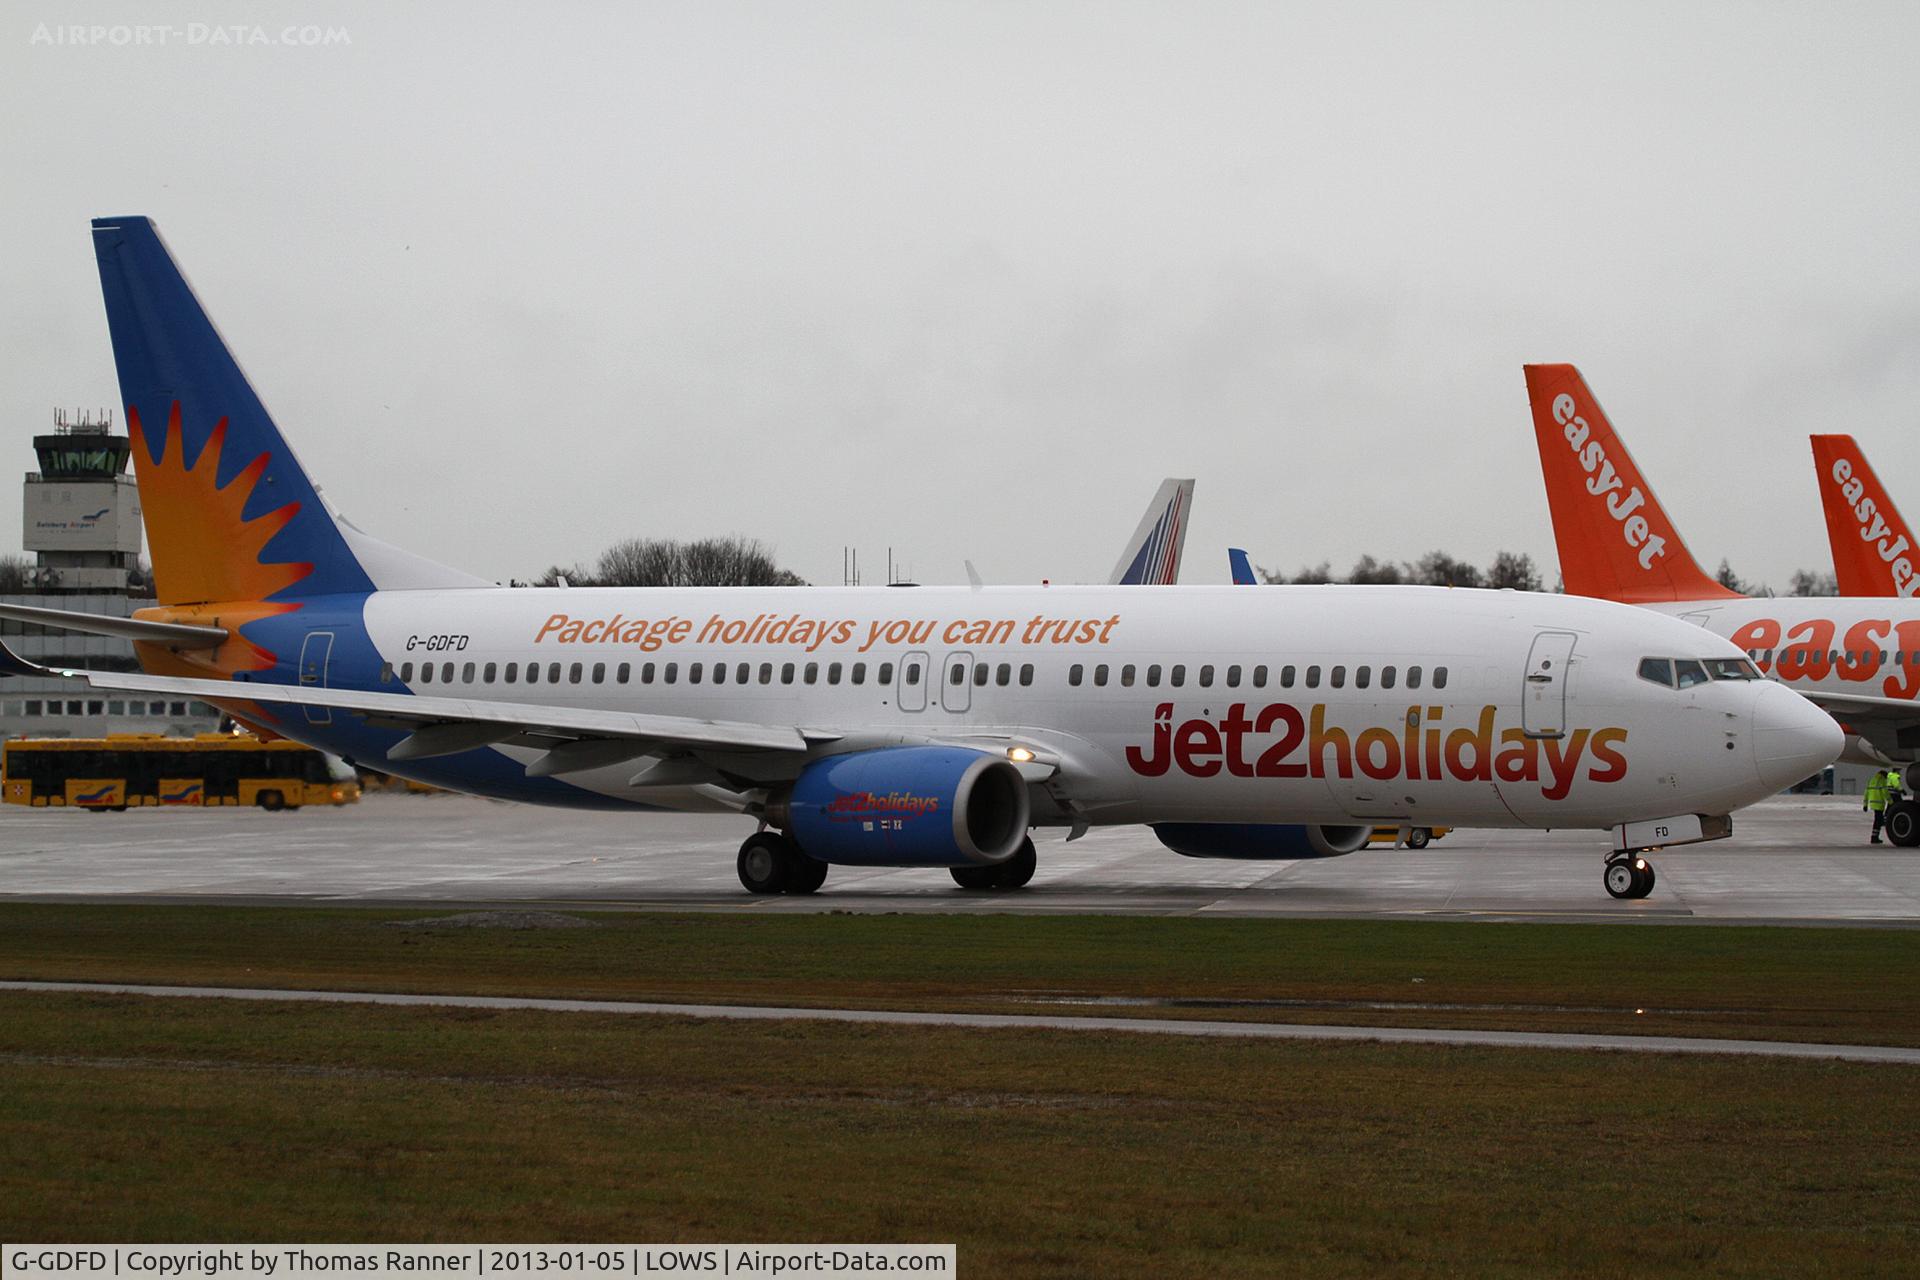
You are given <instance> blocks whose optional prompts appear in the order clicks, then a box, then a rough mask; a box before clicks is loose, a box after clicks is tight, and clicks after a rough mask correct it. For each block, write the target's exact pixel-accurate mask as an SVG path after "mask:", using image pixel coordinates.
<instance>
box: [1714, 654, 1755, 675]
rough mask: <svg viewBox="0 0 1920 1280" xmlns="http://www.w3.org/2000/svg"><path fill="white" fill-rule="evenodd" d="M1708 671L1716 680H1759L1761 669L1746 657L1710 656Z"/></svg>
mask: <svg viewBox="0 0 1920 1280" xmlns="http://www.w3.org/2000/svg"><path fill="white" fill-rule="evenodd" d="M1707 671H1708V673H1709V674H1711V675H1712V676H1713V678H1714V679H1715V680H1758V679H1759V678H1760V671H1759V669H1758V668H1756V667H1755V666H1754V665H1753V664H1752V663H1751V662H1748V661H1747V660H1746V659H1745V658H1708V659H1707Z"/></svg>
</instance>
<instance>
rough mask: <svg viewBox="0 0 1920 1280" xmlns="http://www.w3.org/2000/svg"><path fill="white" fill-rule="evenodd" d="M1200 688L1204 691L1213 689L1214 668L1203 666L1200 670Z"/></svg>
mask: <svg viewBox="0 0 1920 1280" xmlns="http://www.w3.org/2000/svg"><path fill="white" fill-rule="evenodd" d="M1200 687H1201V688H1202V689H1211V688H1213V668H1212V667H1210V666H1202V667H1201V668H1200Z"/></svg>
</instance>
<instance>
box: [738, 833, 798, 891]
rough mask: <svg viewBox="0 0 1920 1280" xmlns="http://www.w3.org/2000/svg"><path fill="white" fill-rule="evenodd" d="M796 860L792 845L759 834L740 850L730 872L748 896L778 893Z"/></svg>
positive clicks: (748, 840) (796, 851)
mask: <svg viewBox="0 0 1920 1280" xmlns="http://www.w3.org/2000/svg"><path fill="white" fill-rule="evenodd" d="M799 856H800V855H799V851H798V850H796V849H795V848H794V847H793V841H791V840H789V839H787V838H786V837H785V836H783V835H777V834H775V833H774V832H772V831H760V832H756V833H754V834H753V835H750V836H748V837H747V839H746V842H745V843H743V844H742V845H741V846H740V857H739V858H738V859H737V860H736V861H735V863H734V868H735V870H737V871H739V873H740V883H741V884H743V885H745V886H746V889H747V892H748V893H779V892H780V891H781V890H783V889H785V888H786V887H787V882H788V880H789V879H790V878H791V877H792V875H793V871H794V865H793V864H794V863H795V861H797V860H798V858H799Z"/></svg>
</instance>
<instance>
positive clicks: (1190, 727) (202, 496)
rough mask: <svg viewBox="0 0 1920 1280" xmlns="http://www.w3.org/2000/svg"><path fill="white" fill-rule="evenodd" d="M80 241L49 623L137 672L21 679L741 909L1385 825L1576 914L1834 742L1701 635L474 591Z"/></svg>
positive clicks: (130, 245) (1811, 716)
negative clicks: (117, 640) (144, 594)
mask: <svg viewBox="0 0 1920 1280" xmlns="http://www.w3.org/2000/svg"><path fill="white" fill-rule="evenodd" d="M93 240H94V250H95V254H96V256H97V258H98V263H99V269H100V279H101V284H102V288H103V290H104V292H105V297H106V309H107V320H108V327H109V330H110V332H111V336H112V342H113V354H114V363H115V365H116V367H117V371H118V374H119V380H120V390H121V398H122V401H123V402H124V404H125V405H126V410H127V425H128V431H129V434H130V435H131V437H132V440H133V453H134V460H135V468H136V475H137V479H138V482H139V486H140V495H141V501H142V504H143V506H144V508H145V518H146V522H147V528H148V531H149V537H150V540H151V552H152V556H153V569H154V578H155V586H156V593H157V597H158V604H157V605H156V606H155V607H153V608H149V609H144V610H141V611H140V612H139V614H138V615H137V616H136V617H135V618H134V619H90V618H85V617H79V616H71V615H70V616H69V617H68V619H67V621H66V623H65V625H68V626H71V627H75V628H79V629H97V630H109V631H112V632H114V633H117V634H131V635H132V636H133V637H134V639H135V641H136V648H137V652H138V653H139V656H140V661H141V664H142V666H143V668H144V670H145V672H146V673H147V674H125V673H109V672H95V671H85V670H62V671H58V672H55V673H54V674H58V675H62V676H68V677H71V678H72V679H74V680H78V681H84V682H86V683H88V684H90V685H92V686H93V687H95V688H100V689H110V690H128V691H133V690H139V691H142V692H147V691H165V692H167V693H169V694H175V695H178V696H191V697H195V698H202V699H205V700H208V701H211V702H214V703H217V704H218V705H220V706H222V707H224V708H226V709H227V710H229V711H230V712H231V713H232V714H233V715H234V716H235V717H236V718H237V719H239V720H241V721H243V722H245V723H247V724H249V725H252V726H256V727H257V728H259V729H261V730H263V731H266V732H269V733H277V734H281V735H284V736H285V737H288V738H292V739H294V740H296V741H299V742H304V743H308V744H310V745H312V746H315V747H319V748H322V749H324V750H327V751H331V752H335V753H337V754H339V755H342V756H345V757H347V758H349V759H351V760H353V761H356V762H358V763H361V764H364V765H367V766H369V767H372V768H377V769H382V770H388V771H391V772H393V773H396V774H400V775H403V776H406V777H410V778H417V779H420V780H421V781H424V782H429V783H433V784H435V785H438V786H443V787H451V788H455V789H458V790H462V791H468V792H473V793H476V794H480V795H488V796H497V797H504V798H507V799H513V800H523V801H531V802H536V803H543V804H554V805H574V806H594V807H601V808H612V809H630V810H641V809H648V808H674V809H698V810H720V811H732V812H736V813H739V814H741V815H743V820H745V821H748V822H750V823H752V824H753V825H754V826H756V827H757V828H758V829H757V830H755V831H753V832H752V834H750V835H748V836H747V837H746V839H745V841H744V843H743V844H742V845H741V848H740V853H739V857H738V870H739V873H740V879H741V882H742V883H743V884H744V885H745V886H746V887H747V888H748V889H749V890H751V891H753V892H756V893H774V892H795V893H807V892H812V891H814V890H816V889H818V888H819V887H820V886H821V884H822V882H823V881H824V879H825V877H826V875H827V870H828V868H829V866H831V865H835V864H852V865H885V866H917V867H929V868H944V869H947V870H949V871H950V872H951V873H952V875H953V877H954V879H955V880H956V881H958V882H959V883H960V884H961V885H963V886H965V887H970V888H994V887H1014V886H1018V885H1021V884H1024V883H1026V881H1027V880H1028V879H1029V878H1030V877H1031V876H1032V874H1033V871H1034V865H1035V855H1034V849H1033V842H1032V840H1031V839H1030V837H1029V834H1028V832H1029V830H1030V829H1031V828H1033V827H1036V826H1048V827H1056V828H1066V829H1068V830H1069V831H1070V832H1072V833H1074V834H1078V833H1080V832H1083V831H1085V830H1086V829H1087V828H1088V827H1090V826H1092V825H1095V824H1102V825H1104V824H1115V823H1146V824H1150V825H1152V826H1153V827H1154V829H1155V830H1156V832H1157V833H1158V834H1159V836H1160V838H1161V839H1162V840H1163V841H1164V842H1165V843H1166V844H1168V845H1169V846H1170V847H1172V848H1173V849H1175V850H1176V851H1178V852H1180V853H1183V854H1188V855H1192V856H1198V857H1226V858H1251V859H1286V858H1296V857H1316V856H1327V855H1331V854H1341V853H1348V852H1352V851H1354V850H1356V849H1358V848H1360V847H1361V846H1362V845H1363V844H1364V842H1365V839H1366V835H1367V832H1368V829H1369V828H1370V827H1372V826H1373V825H1374V824H1376V823H1393V824H1403V825H1419V826H1432V825H1449V826H1504V827H1591V828H1596V829H1603V830H1604V829H1611V831H1612V833H1613V840H1612V845H1613V849H1614V855H1613V856H1612V859H1611V860H1610V861H1609V863H1608V865H1607V867H1606V876H1605V884H1606V886H1607V888H1608V890H1609V891H1610V892H1612V893H1614V894H1615V895H1616V896H1621V897H1625V896H1639V895H1641V894H1644V893H1645V892H1646V890H1647V889H1649V888H1651V887H1652V874H1651V869H1650V868H1649V867H1647V865H1646V863H1645V860H1644V859H1642V858H1639V857H1637V856H1635V855H1637V854H1638V853H1639V852H1641V851H1644V850H1646V849H1648V848H1652V847H1656V846H1662V845H1667V844H1681V843H1686V842H1688V841H1692V840H1702V839H1711V838H1715V837H1717V836H1720V835H1724V834H1726V832H1727V830H1728V828H1729V821H1728V819H1727V816H1726V815H1727V814H1728V813H1729V812H1730V811H1731V810H1733V809H1735V808H1738V807H1740V806H1742V805H1746V804H1750V803H1752V802H1754V801H1756V800H1759V799H1761V798H1762V797H1764V796H1766V795H1769V794H1771V793H1772V792H1774V791H1777V790H1778V789H1780V788H1781V787H1783V786H1785V785H1787V784H1789V783H1791V782H1793V781H1795V780H1796V779H1799V778H1801V777H1804V776H1805V775H1807V774H1808V773H1810V772H1813V771H1814V770H1817V769H1819V768H1821V767H1822V766H1824V765H1825V764H1826V763H1828V762H1829V761H1830V760H1831V759H1832V758H1833V757H1834V755H1835V754H1836V753H1837V752H1838V751H1839V749H1840V733H1839V731H1838V730H1837V729H1836V728H1835V727H1834V724H1833V722H1832V720H1831V719H1830V718H1829V717H1827V716H1826V715H1824V714H1822V713H1821V712H1819V711H1818V710H1816V709H1815V708H1813V707H1812V706H1810V705H1808V704H1807V702H1806V701H1805V700H1804V699H1802V698H1800V697H1799V696H1797V695H1795V694H1794V693H1792V692H1790V691H1789V690H1786V689H1783V688H1781V687H1779V686H1778V685H1776V684H1773V683H1771V682H1768V681H1764V680H1761V679H1758V678H1757V675H1758V673H1757V672H1756V671H1755V670H1754V667H1753V665H1752V663H1751V662H1749V661H1748V660H1747V658H1746V656H1745V655H1744V654H1742V653H1741V652H1740V650H1739V649H1738V648H1736V647H1734V646H1733V645H1731V644H1729V643H1728V642H1727V641H1725V640H1723V639H1720V638H1718V637H1716V636H1713V635H1711V634H1709V633H1707V632H1705V631H1703V630H1701V629H1700V628H1698V627H1693V626H1689V625H1687V624H1686V623H1684V622H1681V621H1678V620H1676V619H1673V618H1667V617H1661V616H1658V615H1656V614H1653V613H1649V612H1647V611H1646V610H1642V609H1633V608H1627V607H1624V606H1620V605H1616V604H1611V603H1607V602H1604V601H1598V600H1587V599H1581V598H1578V597H1560V596H1551V595H1540V594H1526V593H1518V592H1508V591H1467V590H1448V589H1445V588H1432V587H1344V586H1302V587H1272V588H1267V589H1264V590H1260V591H1245V590H1240V589H1237V588H1234V587H1230V586H1219V587H1180V586H1131V585H1129V586H1111V585H1100V586H1085V587H1060V586H1055V587H1046V586H1041V587H997V588H996V587H985V588H977V589H969V588H965V587H958V588H935V587H919V588H911V589H898V588H895V589H889V588H886V587H876V588H866V589H862V588H850V589H829V588H796V587H788V588H767V589H757V588H715V589H698V590H679V589H664V588H653V589H648V588H635V589H625V588H591V589H590V588H552V589H530V588H501V587H497V586H493V585H491V584H488V583H485V582H481V581H479V580H477V579H475V578H473V577H471V576H470V575H468V574H465V573H462V572H459V571H457V570H453V569H450V568H446V567H444V566H441V565H437V564H434V563H432V562H431V561H428V560H424V559H422V558H420V557H418V556H414V555H410V554H407V553H405V552H401V551H399V550H397V549H395V548H393V547H391V546H389V545H387V544H385V543H382V542H379V541H376V540H375V539H373V538H371V537H370V536H368V535H367V534H365V533H363V532H361V531H360V530H359V529H358V528H357V527H356V526H354V525H353V524H351V523H349V522H347V521H346V520H344V519H342V518H341V517H340V516H338V515H337V514H336V513H335V512H334V510H333V509H332V508H331V507H330V506H329V504H328V503H327V502H326V501H325V500H324V499H323V498H322V497H321V495H320V493H319V491H318V490H317V489H316V488H315V486H314V485H313V483H312V481H311V480H310V479H309V477H308V475H307V473H306V472H305V470H303V469H302V467H301V466H300V463H299V462H298V461H297V460H296V458H295V457H294V454H293V451H292V449H291V448H290V447H289V446H288V444H287V441H286V439H285V438H284V437H283V436H282V435H281V433H280V430H279V429H278V427H277V426H276V425H275V424H274V421H273V419H272V418H271V417H270V416H269V415H268V413H267V411H266V409H265V408H264V407H263V406H262V404H261V402H260V400H259V398H258V397H257V396H256V394H255V392H254V389H253V388H252V386H251V385H250V384H249V383H248V381H247V379H246V377H245V376H244V375H243V374H242V373H241V371H240V368H239V366H238V365H237V364H236V363H235V362H234V360H233V358H232V356H231V355H229V353H228V351H227V348H226V346H225V344H224V342H223V341H222V339H221V337H220V335H219V334H218V332H216V330H215V329H214V326H213V324H212V323H211V322H210V321H209V319H208V317H207V315H206V313H205V312H204V311H203V309H202V307H201V305H200V302H199V301H198V299H197V298H196V297H195V295H194V293H193V291H192V289H191V288H190V287H189V286H188V284H187V282H186V280H185V279H184V278H183V277H182V276H181V274H180V272H179V270H178V269H177V268H176V267H175V265H174V262H173V259H172V257H171V256H170V254H169V253H168V251H167V249H166V247H165V245H164V244H163V243H162V241H161V239H160V237H159V236H158V234H157V233H156V232H155V230H154V228H153V226H152V224H151V223H150V222H148V221H147V220H146V219H144V218H106V219H101V220H98V221H96V222H95V223H94V224H93ZM1169 532H1176V530H1172V529H1170V530H1169ZM1170 541H1171V540H1170V539H1167V538H1162V539H1160V540H1159V541H1158V542H1157V543H1153V544H1152V545H1149V546H1148V547H1147V548H1146V550H1147V552H1148V556H1149V559H1152V558H1153V557H1154V556H1160V557H1162V559H1164V553H1165V549H1166V547H1167V546H1168V545H1170ZM1649 662H1656V663H1658V662H1664V663H1667V664H1670V665H1674V666H1679V667H1684V668H1687V669H1696V668H1697V669H1698V670H1700V671H1702V672H1703V673H1705V675H1706V678H1705V679H1704V680H1703V681H1702V682H1701V683H1700V684H1699V685H1698V686H1696V687H1693V688H1690V689H1688V690H1686V691H1684V692H1679V691H1676V690H1674V689H1672V688H1669V687H1667V686H1664V685H1661V686H1656V685H1654V684H1652V683H1649V682H1648V681H1647V680H1645V679H1643V678H1642V677H1641V672H1643V671H1644V670H1645V668H1646V664H1647V663H1649ZM5 665H6V667H7V669H8V670H9V671H11V672H12V673H14V674H23V673H32V674H36V675H44V674H47V672H46V671H45V670H43V669H42V668H38V667H35V666H32V665H31V664H28V663H25V662H22V661H21V660H20V659H18V658H17V657H14V656H13V655H10V654H9V655H6V663H5ZM1279 824H1295V827H1294V828H1292V830H1293V834H1288V832H1289V830H1290V828H1288V827H1285V826H1280V825H1279Z"/></svg>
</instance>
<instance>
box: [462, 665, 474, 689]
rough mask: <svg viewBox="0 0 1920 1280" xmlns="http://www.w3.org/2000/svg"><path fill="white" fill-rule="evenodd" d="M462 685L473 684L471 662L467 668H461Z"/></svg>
mask: <svg viewBox="0 0 1920 1280" xmlns="http://www.w3.org/2000/svg"><path fill="white" fill-rule="evenodd" d="M460 683H461V684H472V683H473V664H472V663H471V662H469V663H468V664H467V665H466V666H464V667H462V668H460Z"/></svg>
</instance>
